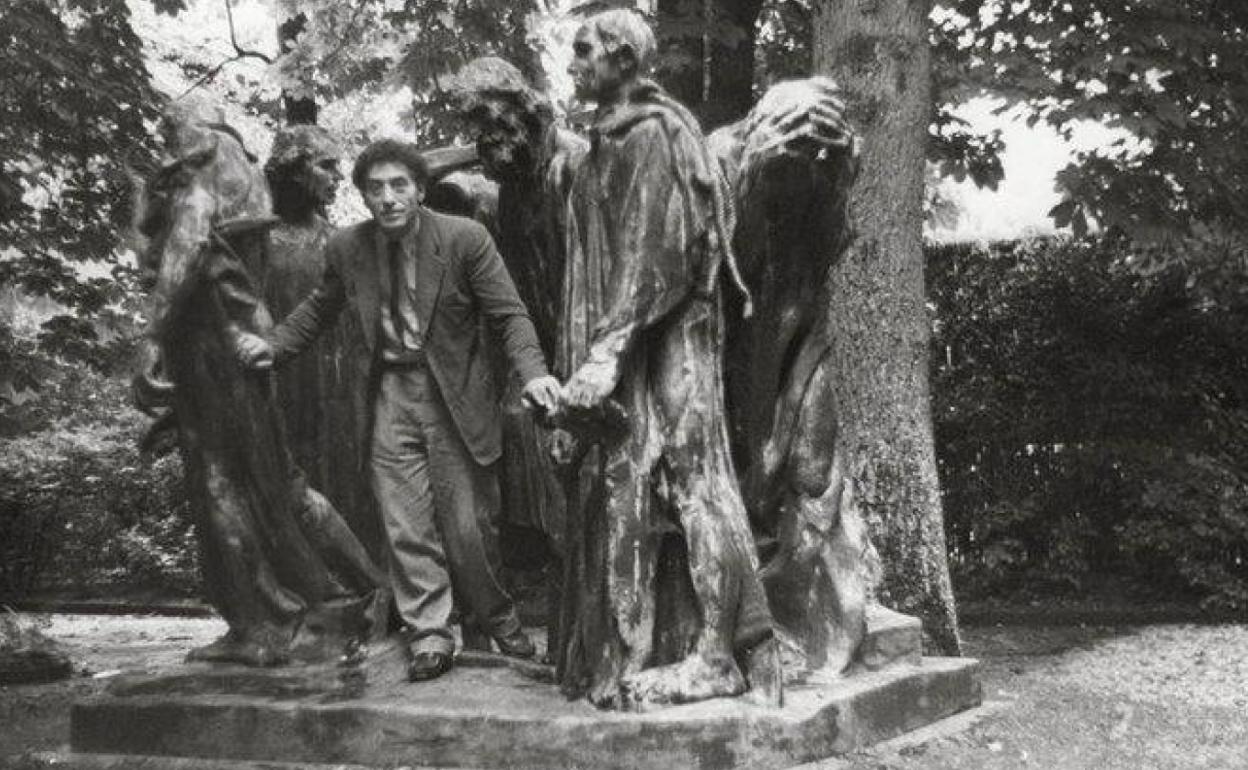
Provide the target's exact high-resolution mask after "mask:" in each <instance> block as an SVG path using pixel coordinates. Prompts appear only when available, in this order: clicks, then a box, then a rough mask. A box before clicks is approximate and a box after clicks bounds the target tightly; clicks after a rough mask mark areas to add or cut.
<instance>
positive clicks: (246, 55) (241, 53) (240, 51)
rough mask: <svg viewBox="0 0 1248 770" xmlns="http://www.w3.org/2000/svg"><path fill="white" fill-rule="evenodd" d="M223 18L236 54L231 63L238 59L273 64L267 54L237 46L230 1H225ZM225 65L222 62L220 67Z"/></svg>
mask: <svg viewBox="0 0 1248 770" xmlns="http://www.w3.org/2000/svg"><path fill="white" fill-rule="evenodd" d="M225 18H226V20H228V21H229V23H230V45H232V46H234V53H236V54H237V56H235V57H234V59H233V61H237V60H238V59H259V60H260V61H262V62H264V63H265V64H272V63H273V59H272V57H270V56H268V55H267V54H263V53H260V52H259V51H252V50H248V49H246V48H243V47H242V46H240V45H239V44H238V36H237V35H236V34H235V33H234V4H233V3H232V2H231V0H225ZM225 64H226V63H225V62H222V64H221V66H222V67H224V66H225ZM218 71H220V70H218Z"/></svg>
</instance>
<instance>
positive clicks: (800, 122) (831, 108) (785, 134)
mask: <svg viewBox="0 0 1248 770" xmlns="http://www.w3.org/2000/svg"><path fill="white" fill-rule="evenodd" d="M845 112H846V108H845V103H844V102H843V101H842V100H841V98H840V89H838V88H837V86H836V84H835V83H833V82H832V81H831V80H829V79H827V78H809V79H806V80H801V81H790V82H786V83H781V84H778V85H777V86H774V87H773V88H772V89H771V90H770V91H769V92H768V93H767V94H765V95H764V97H763V102H761V103H760V105H759V108H758V109H756V110H755V111H754V113H753V114H752V115H751V118H750V122H749V124H748V126H747V133H748V134H751V135H753V136H754V137H755V138H754V140H753V141H752V142H751V143H752V144H753V145H754V147H753V148H751V154H755V155H759V156H763V157H766V156H769V155H772V154H784V155H800V154H804V153H803V151H804V150H806V149H807V148H808V149H810V150H814V151H815V152H816V154H817V155H818V156H819V157H820V158H822V157H823V156H825V155H826V154H827V153H828V152H829V151H849V152H850V153H854V152H855V151H856V142H855V134H854V130H853V127H852V126H851V125H850V122H849V120H848V119H847V118H846V116H845Z"/></svg>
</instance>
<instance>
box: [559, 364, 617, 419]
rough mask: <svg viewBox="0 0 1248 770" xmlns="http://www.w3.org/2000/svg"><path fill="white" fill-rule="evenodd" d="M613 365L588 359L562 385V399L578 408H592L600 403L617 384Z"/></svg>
mask: <svg viewBox="0 0 1248 770" xmlns="http://www.w3.org/2000/svg"><path fill="white" fill-rule="evenodd" d="M616 380H617V378H616V372H615V367H614V366H612V365H610V364H606V363H600V362H596V361H590V362H588V363H585V364H583V365H582V366H581V368H580V369H577V370H576V373H575V374H573V375H572V377H571V378H570V379H569V380H568V383H567V384H566V385H564V386H563V401H564V403H566V404H567V405H568V406H571V407H574V408H578V409H592V408H594V407H597V406H599V405H601V404H602V402H603V401H605V400H606V398H607V396H609V395H611V391H613V390H615V386H616V384H617V381H616Z"/></svg>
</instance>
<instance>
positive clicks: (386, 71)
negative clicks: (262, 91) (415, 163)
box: [277, 0, 538, 144]
mask: <svg viewBox="0 0 1248 770" xmlns="http://www.w3.org/2000/svg"><path fill="white" fill-rule="evenodd" d="M291 7H292V10H293V11H294V12H295V13H296V14H301V15H302V16H303V19H304V24H303V32H302V33H301V34H300V35H299V36H298V38H297V39H296V40H295V41H294V43H293V45H291V46H290V47H289V49H288V50H287V51H286V52H285V53H284V54H283V55H282V56H281V58H280V59H279V60H278V62H277V65H278V68H279V70H280V73H281V85H282V88H283V90H285V91H287V92H288V93H292V94H295V95H300V96H309V95H310V96H314V97H316V98H318V99H322V100H328V99H335V98H340V97H342V96H343V95H345V94H347V93H349V92H353V91H360V90H370V89H378V88H382V87H392V86H397V85H407V86H409V87H410V88H411V89H412V92H413V99H414V104H413V107H414V108H415V112H414V114H413V116H412V117H413V120H414V125H413V128H414V130H415V133H416V137H417V139H418V140H419V141H421V142H422V143H429V144H437V143H442V142H445V141H447V140H448V139H450V138H451V137H452V136H453V135H454V132H455V123H454V121H453V120H452V119H451V118H452V115H453V111H452V110H451V109H449V101H448V95H447V94H446V93H445V92H443V90H442V88H441V84H440V80H441V79H444V78H445V77H446V76H447V75H449V74H451V73H453V72H455V71H456V70H457V69H458V68H459V67H460V66H461V65H463V64H464V63H466V62H467V61H468V60H470V59H472V58H475V57H477V56H491V55H492V56H501V57H503V58H505V59H508V60H509V61H511V62H513V63H515V64H516V65H517V66H519V67H520V68H521V69H522V70H524V71H525V72H526V74H528V75H530V76H537V75H538V72H537V70H536V67H537V63H536V57H535V52H534V50H533V49H532V47H530V46H529V45H528V44H527V42H526V40H525V18H526V16H527V15H528V14H529V12H530V11H531V10H532V9H531V8H529V7H528V6H526V5H525V4H523V3H514V2H508V1H507V0H405V2H402V3H394V2H386V1H385V0H355V2H352V3H340V2H336V1H335V0H297V2H294V3H292V4H291Z"/></svg>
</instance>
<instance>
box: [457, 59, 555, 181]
mask: <svg viewBox="0 0 1248 770" xmlns="http://www.w3.org/2000/svg"><path fill="white" fill-rule="evenodd" d="M451 92H452V94H453V95H454V97H455V99H456V102H457V103H458V106H459V109H460V112H461V114H462V115H463V117H464V120H465V121H466V122H467V124H468V128H469V130H470V131H471V132H472V133H473V134H474V135H475V136H476V140H477V154H478V155H479V156H480V158H481V163H482V165H483V166H484V167H485V173H486V175H487V176H489V177H490V178H492V179H495V180H498V181H504V180H509V179H521V178H525V177H529V176H532V175H533V173H534V171H535V170H536V168H537V166H538V164H539V163H540V160H541V157H542V151H543V147H544V144H545V142H546V140H547V134H548V131H549V130H550V129H551V126H552V125H553V123H554V110H553V108H552V107H551V104H550V100H549V99H547V98H546V96H545V94H543V93H541V92H540V91H538V90H537V89H535V88H533V87H532V86H531V85H530V84H529V82H528V80H527V79H525V77H524V75H523V74H521V72H520V70H518V69H516V67H514V66H512V65H511V64H509V63H508V62H505V61H503V60H502V59H498V58H495V57H492V56H487V57H482V58H479V59H473V60H472V61H470V62H468V63H467V64H465V65H464V66H463V67H462V68H461V69H460V70H459V72H457V73H456V74H455V76H454V77H453V78H452V79H451Z"/></svg>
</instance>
